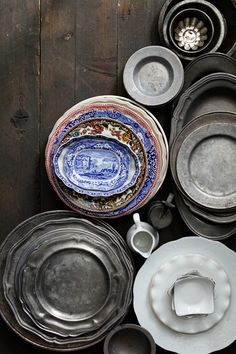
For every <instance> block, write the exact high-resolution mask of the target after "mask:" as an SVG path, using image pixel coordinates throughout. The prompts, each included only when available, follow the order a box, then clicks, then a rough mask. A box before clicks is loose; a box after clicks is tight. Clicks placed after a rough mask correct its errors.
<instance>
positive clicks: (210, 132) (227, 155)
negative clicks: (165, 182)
mask: <svg viewBox="0 0 236 354" xmlns="http://www.w3.org/2000/svg"><path fill="white" fill-rule="evenodd" d="M225 116H226V117H227V118H228V119H227V121H225V120H223V119H222V116H219V115H215V114H212V115H204V116H202V117H200V118H197V119H196V120H195V121H193V123H190V124H189V125H188V131H189V134H188V135H187V136H186V135H185V134H184V135H185V138H184V139H181V140H182V143H181V146H180V147H179V151H178V155H177V161H176V172H177V177H178V180H179V183H180V185H181V189H182V190H184V192H185V194H187V195H188V197H189V198H190V199H191V200H193V201H194V202H195V203H196V204H198V205H201V207H203V208H208V209H213V210H220V211H228V210H230V209H232V208H235V207H236V185H235V176H236V158H235V151H236V115H234V114H232V115H230V114H228V115H225ZM229 118H230V119H229ZM192 124H193V125H194V127H192ZM180 136H181V133H180Z"/></svg>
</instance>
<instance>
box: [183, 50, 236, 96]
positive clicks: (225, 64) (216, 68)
mask: <svg viewBox="0 0 236 354" xmlns="http://www.w3.org/2000/svg"><path fill="white" fill-rule="evenodd" d="M217 72H225V73H228V74H232V75H236V61H235V60H234V59H233V58H232V57H230V56H228V55H227V54H223V53H207V54H203V55H201V56H199V57H198V58H196V59H194V60H193V61H191V63H190V64H189V65H188V66H187V67H186V68H185V71H184V85H183V88H182V92H184V91H186V89H187V88H189V87H190V86H191V85H192V84H194V83H195V82H196V81H198V80H200V79H202V78H203V77H205V76H207V75H210V74H214V73H217Z"/></svg>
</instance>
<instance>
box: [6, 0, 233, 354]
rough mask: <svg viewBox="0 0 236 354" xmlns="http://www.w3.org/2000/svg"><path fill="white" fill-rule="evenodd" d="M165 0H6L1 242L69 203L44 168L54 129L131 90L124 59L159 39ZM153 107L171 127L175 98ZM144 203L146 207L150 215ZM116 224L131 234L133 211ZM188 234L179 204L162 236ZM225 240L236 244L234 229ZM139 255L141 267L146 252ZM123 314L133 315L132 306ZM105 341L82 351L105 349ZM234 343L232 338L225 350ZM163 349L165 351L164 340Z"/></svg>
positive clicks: (15, 350) (23, 347)
mask: <svg viewBox="0 0 236 354" xmlns="http://www.w3.org/2000/svg"><path fill="white" fill-rule="evenodd" d="M163 1H164V0H41V1H40V0H24V1H22V2H19V1H16V0H8V1H6V0H1V1H0V23H1V31H0V53H1V55H0V138H1V143H0V161H1V169H0V221H1V225H0V226H1V227H0V230H1V232H0V241H1V242H2V241H3V240H4V238H5V237H6V235H7V234H8V232H9V231H10V230H11V229H12V228H14V227H15V226H16V225H17V224H18V223H19V222H21V221H23V220H24V219H26V218H28V217H30V216H32V215H34V214H35V213H37V212H40V211H46V210H52V209H66V208H65V206H64V205H63V204H62V203H61V202H60V201H59V199H58V198H57V196H56V195H55V193H54V192H53V190H52V188H51V186H50V184H49V182H48V180H47V177H46V173H45V169H44V148H45V144H46V141H47V137H48V134H49V132H50V130H51V128H52V127H53V125H54V123H55V121H56V120H57V119H58V118H59V117H60V116H61V115H62V114H63V113H64V112H65V111H66V110H67V109H68V108H69V107H70V106H72V105H73V104H75V103H77V102H78V101H80V100H83V99H85V98H88V97H90V96H94V95H100V94H118V95H126V93H125V91H124V88H123V84H122V71H123V68H124V65H125V62H126V60H127V59H128V58H129V56H130V55H131V54H132V53H133V52H134V51H136V50H137V49H139V48H141V47H143V46H146V45H150V44H158V41H157V33H156V20H157V16H158V12H159V9H160V6H161V4H162V3H163ZM152 111H153V113H154V114H156V116H157V117H158V118H159V120H160V122H161V123H162V125H163V127H164V129H165V131H166V134H167V135H168V133H169V123H170V118H171V111H170V107H165V108H163V109H161V110H152ZM170 189H171V180H170V177H169V176H167V179H166V181H165V183H164V185H163V187H162V189H161V191H160V192H159V193H158V195H157V197H156V198H160V199H161V198H164V197H166V195H167V193H168V192H169V191H170ZM147 209H148V206H146V207H144V208H142V210H140V212H141V215H142V217H143V219H145V217H146V212H147ZM111 224H112V225H113V226H115V227H116V228H117V229H118V231H119V232H120V233H121V234H122V235H125V233H126V231H127V229H128V228H129V226H130V225H131V218H130V217H125V218H122V219H118V220H115V221H112V222H111ZM187 234H191V233H190V232H189V231H188V230H187V228H186V227H185V226H184V224H183V222H182V221H181V219H180V217H179V215H178V212H177V211H176V212H175V215H174V223H173V225H172V226H171V228H169V229H166V230H164V231H163V232H161V234H160V237H161V243H165V242H167V241H169V240H174V239H177V238H179V237H181V236H184V235H187ZM225 243H226V244H227V245H228V246H230V247H231V248H232V249H236V243H235V241H234V240H233V239H232V238H231V239H230V240H227V241H226V242H225ZM134 259H135V263H136V267H137V270H138V268H139V267H140V266H141V265H142V263H143V260H142V259H141V258H140V257H138V256H134ZM124 322H134V323H135V322H136V318H135V315H134V314H133V311H132V309H131V310H130V312H129V314H128V315H127V317H126V319H125V321H124ZM0 328H1V330H0V353H1V354H19V353H22V354H40V353H43V352H44V351H43V350H41V349H38V348H35V347H33V346H32V345H30V344H27V343H26V342H24V341H23V340H22V339H21V338H18V337H17V336H16V335H15V334H14V333H13V332H12V331H11V330H10V329H9V328H8V326H7V325H6V324H5V323H4V321H3V320H1V319H0ZM235 330H236V329H235ZM102 345H103V343H101V344H99V345H96V346H95V347H92V348H89V349H86V350H83V351H80V353H82V354H90V353H91V354H95V353H96V354H102V353H103V350H102ZM235 352H236V345H235V344H232V345H231V346H230V347H228V348H226V349H225V350H222V351H220V353H225V354H226V353H235ZM157 353H167V352H166V351H165V350H163V349H161V348H159V347H157ZM190 353H191V348H190ZM199 354H201V353H199Z"/></svg>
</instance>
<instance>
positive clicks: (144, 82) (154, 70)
mask: <svg viewBox="0 0 236 354" xmlns="http://www.w3.org/2000/svg"><path fill="white" fill-rule="evenodd" d="M183 80H184V71H183V66H182V63H181V61H180V60H179V58H178V57H177V55H176V54H175V53H173V52H172V51H171V50H169V49H167V48H165V47H161V46H149V47H144V48H141V49H139V50H138V51H137V52H135V53H134V54H133V55H132V56H131V57H130V58H129V60H128V61H127V63H126V65H125V68H124V73H123V81H124V86H125V88H126V91H127V92H128V94H129V95H130V96H131V97H132V98H133V99H135V100H136V101H137V102H140V103H142V104H144V105H147V106H160V105H163V104H165V103H168V102H169V101H171V100H172V99H173V98H174V97H175V96H176V95H177V94H178V92H179V91H180V90H181V87H182V85H183Z"/></svg>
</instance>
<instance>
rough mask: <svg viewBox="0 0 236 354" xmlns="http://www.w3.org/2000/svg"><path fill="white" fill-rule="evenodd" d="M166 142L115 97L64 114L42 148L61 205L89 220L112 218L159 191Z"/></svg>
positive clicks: (144, 114) (152, 121)
mask: <svg viewBox="0 0 236 354" xmlns="http://www.w3.org/2000/svg"><path fill="white" fill-rule="evenodd" d="M167 166H168V144H167V141H166V137H165V134H164V132H163V130H162V128H161V125H160V124H159V123H158V121H157V119H156V118H155V117H154V116H153V115H152V114H151V113H150V112H148V111H147V110H146V109H143V108H142V107H140V106H139V105H137V104H136V103H134V102H132V101H130V100H128V99H125V98H123V97H118V96H97V97H93V98H90V99H87V100H85V101H82V102H80V103H78V104H77V105H75V106H74V107H72V108H71V109H70V110H69V111H67V112H66V113H65V114H64V115H63V116H62V117H61V118H60V119H59V120H58V121H57V122H56V124H55V126H54V128H53V130H52V132H51V134H50V136H49V140H48V144H47V147H46V169H47V174H48V177H49V180H50V182H51V184H52V186H53V188H54V190H55V191H56V193H57V194H58V196H59V197H60V198H61V199H62V201H63V202H64V203H65V204H66V205H68V206H69V207H70V208H72V209H74V210H75V211H77V212H80V213H81V214H85V215H89V216H91V217H100V218H114V217H119V216H122V215H126V214H129V213H131V212H133V211H134V210H136V209H138V208H140V207H141V206H143V205H144V204H146V203H147V202H148V201H149V200H150V199H151V198H152V197H153V196H154V195H155V194H156V193H157V191H158V190H159V188H160V187H161V185H162V183H163V181H164V178H165V175H166V171H167Z"/></svg>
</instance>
